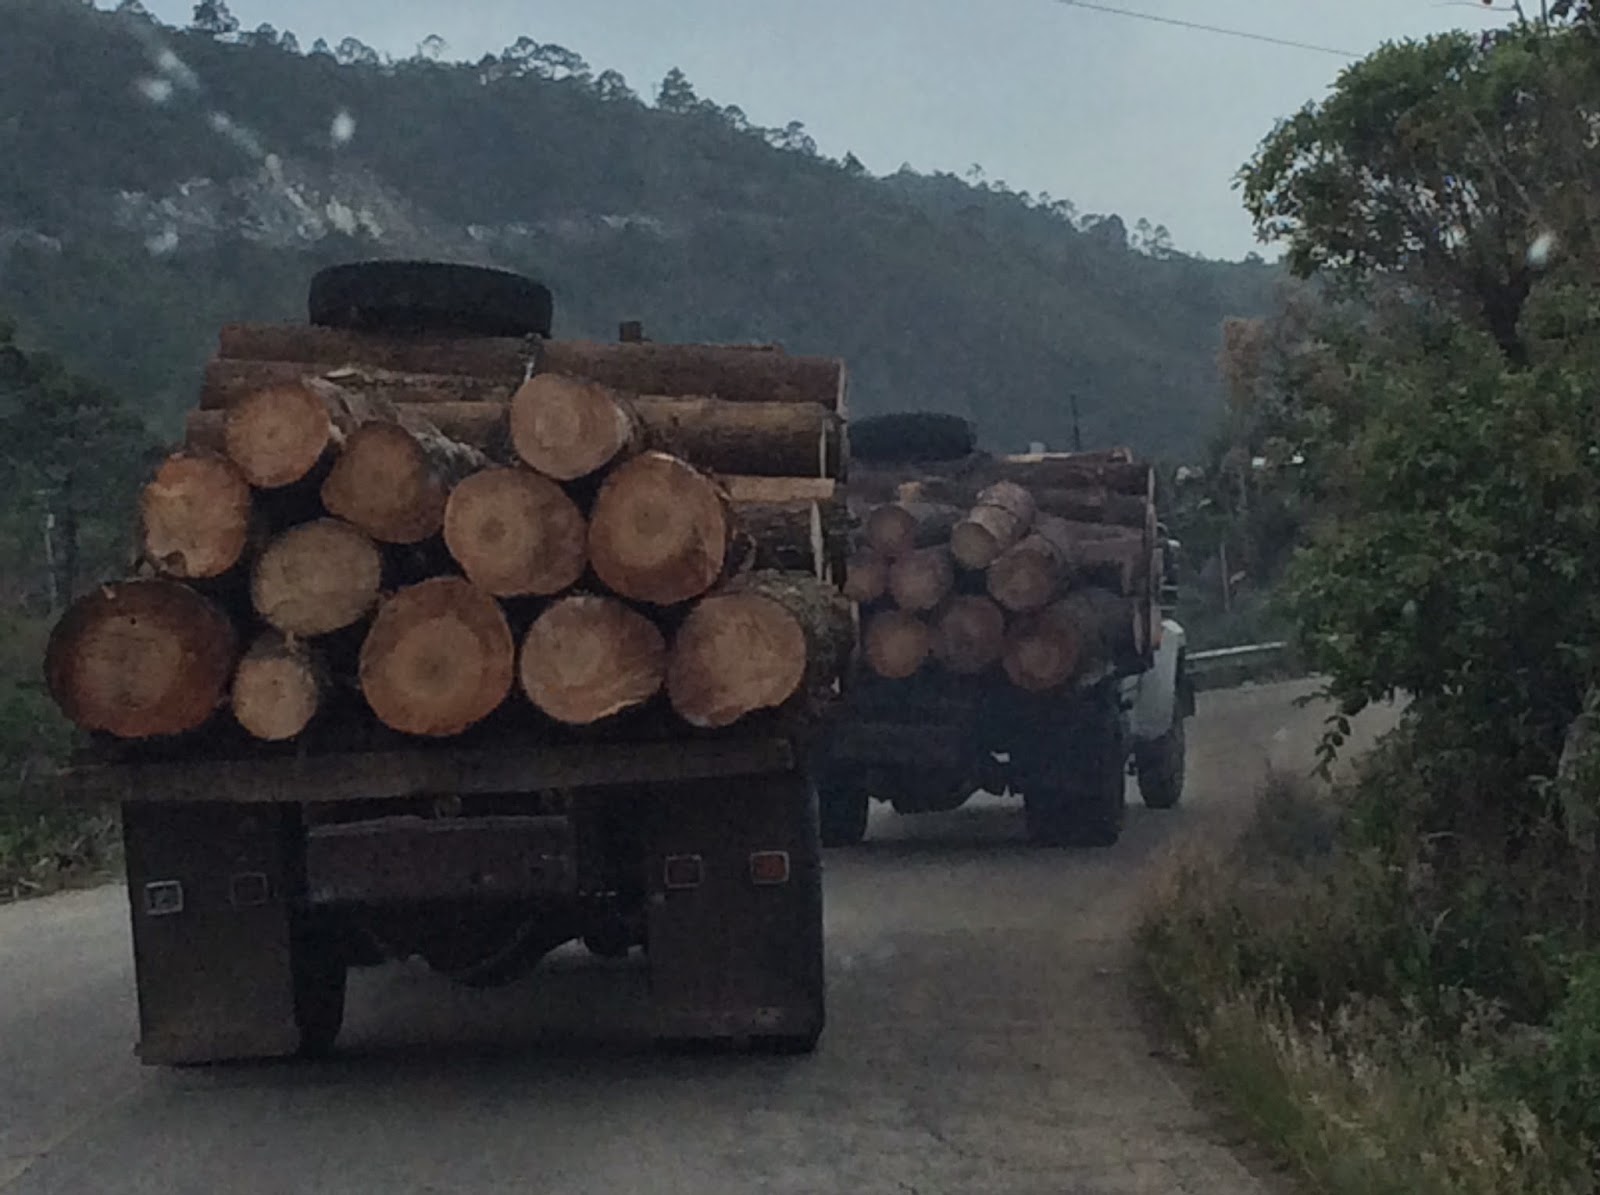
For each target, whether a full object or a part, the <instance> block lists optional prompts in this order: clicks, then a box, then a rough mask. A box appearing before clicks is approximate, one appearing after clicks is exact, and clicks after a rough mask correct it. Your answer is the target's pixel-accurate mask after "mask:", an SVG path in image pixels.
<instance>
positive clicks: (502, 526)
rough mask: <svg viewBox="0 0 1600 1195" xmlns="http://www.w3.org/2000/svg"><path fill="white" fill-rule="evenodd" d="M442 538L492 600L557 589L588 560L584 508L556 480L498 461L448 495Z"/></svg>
mask: <svg viewBox="0 0 1600 1195" xmlns="http://www.w3.org/2000/svg"><path fill="white" fill-rule="evenodd" d="M444 542H445V545H446V547H448V548H449V550H450V554H451V556H453V557H454V558H455V560H456V562H457V563H458V564H460V565H461V568H462V571H463V572H465V573H466V575H467V578H468V580H470V581H472V582H473V583H474V584H475V585H477V586H479V587H480V588H482V589H484V590H486V591H487V592H489V593H492V594H494V595H495V596H496V597H524V596H531V595H537V596H547V595H549V594H555V593H560V592H561V591H562V590H563V589H566V588H567V587H569V586H571V585H573V584H575V583H576V582H577V580H578V578H579V577H581V576H583V570H584V569H585V568H586V567H587V565H588V563H589V549H588V527H587V525H586V523H585V522H584V518H583V512H582V511H581V510H579V509H578V506H577V504H576V503H575V502H573V500H572V499H571V498H569V497H567V494H566V491H564V490H563V489H562V488H561V487H560V486H559V485H557V484H556V483H555V482H553V481H551V480H550V479H549V478H548V477H543V476H541V475H539V474H537V473H534V472H531V471H529V470H527V469H514V468H507V467H502V466H496V467H492V468H489V469H484V470H481V471H479V472H477V473H473V474H471V475H470V476H468V477H467V478H465V479H464V480H463V481H461V482H460V484H458V485H457V486H456V487H455V489H453V490H452V491H451V492H450V498H449V501H448V502H447V503H446V504H445V512H444Z"/></svg>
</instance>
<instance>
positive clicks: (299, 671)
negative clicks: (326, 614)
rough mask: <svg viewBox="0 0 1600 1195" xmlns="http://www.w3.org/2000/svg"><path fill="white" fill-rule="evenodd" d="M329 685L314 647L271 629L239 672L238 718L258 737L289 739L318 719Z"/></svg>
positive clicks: (236, 677)
mask: <svg viewBox="0 0 1600 1195" xmlns="http://www.w3.org/2000/svg"><path fill="white" fill-rule="evenodd" d="M324 684H325V681H324V678H323V673H322V670H321V668H320V667H319V666H318V663H317V660H316V658H315V657H314V656H313V654H312V651H311V648H310V647H308V646H307V645H306V644H305V643H304V642H302V641H300V640H296V639H287V638H285V637H284V636H283V635H280V634H279V633H278V632H276V631H266V632H264V633H263V634H262V635H260V636H259V637H258V638H257V639H256V641H255V642H254V643H252V644H251V645H250V649H249V650H248V651H246V652H245V654H244V658H243V659H242V660H240V661H239V666H238V668H237V669H236V670H235V671H234V674H233V701H232V705H233V716H234V719H235V720H236V721H237V722H238V723H239V725H240V726H242V727H244V729H245V731H246V732H247V733H249V734H250V735H251V736H252V737H254V738H258V739H261V740H263V741H264V742H269V743H281V742H286V741H288V740H289V739H293V738H296V737H297V736H298V735H299V734H300V732H301V731H303V730H305V728H306V727H307V726H309V725H310V724H311V719H312V718H314V717H316V715H317V711H318V709H320V708H321V705H322V693H323V686H324Z"/></svg>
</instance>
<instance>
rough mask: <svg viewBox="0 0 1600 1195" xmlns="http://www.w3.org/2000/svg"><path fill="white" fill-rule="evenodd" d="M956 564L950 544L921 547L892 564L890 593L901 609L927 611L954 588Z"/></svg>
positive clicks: (890, 569)
mask: <svg viewBox="0 0 1600 1195" xmlns="http://www.w3.org/2000/svg"><path fill="white" fill-rule="evenodd" d="M955 583H956V567H955V563H954V561H953V560H952V559H951V556H950V549H949V548H947V547H938V548H919V549H918V550H917V551H915V552H908V553H906V554H905V555H904V556H902V557H900V558H899V559H898V560H896V561H895V562H894V563H893V564H891V565H890V566H889V593H890V596H892V597H893V598H894V600H895V604H896V605H897V606H899V607H900V608H901V609H902V610H911V611H913V612H915V613H918V614H924V613H927V612H928V611H929V610H932V609H933V608H934V607H936V606H938V605H939V604H940V603H941V602H943V601H944V600H945V598H947V597H949V596H950V591H951V590H952V589H954V588H955Z"/></svg>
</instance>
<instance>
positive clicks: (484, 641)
mask: <svg viewBox="0 0 1600 1195" xmlns="http://www.w3.org/2000/svg"><path fill="white" fill-rule="evenodd" d="M515 656H516V645H515V643H514V642H513V640H512V637H511V628H510V626H509V625H507V623H506V616H505V614H504V613H503V612H502V611H501V609H500V606H499V603H497V602H496V601H495V600H494V598H492V597H490V596H489V595H488V594H487V593H485V592H484V591H483V590H481V589H479V588H478V587H477V586H476V585H473V584H472V583H471V582H470V581H466V580H463V579H462V578H460V577H435V578H433V579H431V580H428V581H423V582H420V583H419V584H416V585H412V586H409V587H407V588H405V589H402V590H400V591H399V592H398V593H396V594H395V595H394V596H393V597H391V598H389V599H388V600H387V601H385V602H384V603H383V605H382V606H381V607H380V608H379V610H378V616H377V618H375V619H374V620H373V623H372V629H371V630H370V631H369V632H368V633H367V637H366V640H365V642H363V643H362V645H361V663H360V672H359V675H360V681H361V692H362V694H363V695H364V696H365V697H366V699H367V704H368V705H369V706H370V707H371V708H372V712H373V713H374V714H375V715H377V718H378V720H379V721H380V722H382V723H383V724H384V725H385V726H388V727H389V728H390V729H392V730H397V731H400V732H401V733H402V734H410V735H418V736H422V737H428V738H446V737H449V736H451V735H457V734H460V733H462V732H463V731H465V730H467V729H468V728H469V727H471V726H473V725H475V724H477V723H478V722H481V721H483V719H485V718H487V717H488V716H489V715H490V714H492V713H494V711H495V710H496V709H498V708H499V706H500V704H501V703H502V702H503V701H505V699H506V697H507V695H508V694H509V693H510V692H511V684H512V679H513V675H514V673H515V664H516V661H515Z"/></svg>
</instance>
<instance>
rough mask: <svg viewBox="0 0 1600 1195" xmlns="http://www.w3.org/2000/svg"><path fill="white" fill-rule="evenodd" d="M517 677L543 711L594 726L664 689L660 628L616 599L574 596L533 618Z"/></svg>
mask: <svg viewBox="0 0 1600 1195" xmlns="http://www.w3.org/2000/svg"><path fill="white" fill-rule="evenodd" d="M518 675H519V678H520V680H521V684H522V691H523V692H524V693H526V694H527V695H528V700H530V701H531V702H533V704H534V705H535V706H536V707H538V708H539V709H540V710H543V711H544V712H545V713H546V714H548V715H549V716H550V717H552V718H554V719H555V720H556V721H558V722H563V723H566V724H567V725H569V726H590V725H593V724H594V723H596V722H600V721H603V720H605V719H606V718H610V717H613V716H615V715H617V714H620V713H624V712H625V711H627V710H630V709H634V708H636V707H637V706H640V705H643V704H644V703H645V702H647V701H649V700H650V699H651V698H652V697H654V696H655V695H656V694H657V693H658V692H660V691H661V686H662V685H663V683H665V681H666V675H667V643H666V639H665V638H663V636H662V634H661V631H660V629H659V628H658V627H657V626H656V624H655V623H653V622H651V621H650V619H648V618H646V617H645V616H644V615H643V614H640V613H639V612H638V611H637V610H634V609H633V608H632V607H630V606H628V605H626V604H624V603H623V602H620V601H618V600H617V599H616V598H610V597H600V596H597V595H593V594H574V595H572V596H570V597H565V598H562V599H561V600H560V601H558V602H556V603H555V604H554V605H552V606H551V607H550V608H549V609H547V610H546V611H545V612H544V613H543V614H541V615H539V617H538V619H537V620H535V622H534V624H533V626H532V627H531V628H530V629H529V631H528V634H527V636H526V638H525V639H524V640H523V644H522V655H521V660H520V664H519V667H518Z"/></svg>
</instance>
